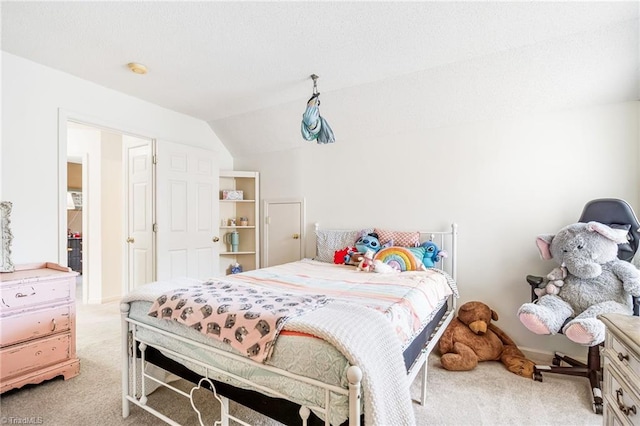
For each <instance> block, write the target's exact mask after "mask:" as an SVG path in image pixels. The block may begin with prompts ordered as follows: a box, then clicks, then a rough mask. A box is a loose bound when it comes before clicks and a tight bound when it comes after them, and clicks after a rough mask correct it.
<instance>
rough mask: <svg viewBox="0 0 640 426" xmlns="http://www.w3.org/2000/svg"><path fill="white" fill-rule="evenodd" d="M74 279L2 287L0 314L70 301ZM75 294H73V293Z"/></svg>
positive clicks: (64, 278) (73, 289)
mask: <svg viewBox="0 0 640 426" xmlns="http://www.w3.org/2000/svg"><path fill="white" fill-rule="evenodd" d="M74 284H75V279H73V278H71V279H69V278H68V277H66V276H65V277H60V278H57V279H51V280H46V281H39V282H38V281H31V282H25V283H22V284H16V285H12V286H7V287H3V288H2V291H1V292H0V294H1V296H2V300H1V302H0V312H2V313H3V314H5V313H6V312H8V311H12V310H14V309H22V308H28V307H30V306H34V305H38V304H42V303H50V302H53V301H56V300H69V299H71V295H72V293H71V291H74V292H75V285H74ZM74 294H75V293H74Z"/></svg>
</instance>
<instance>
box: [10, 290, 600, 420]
mask: <svg viewBox="0 0 640 426" xmlns="http://www.w3.org/2000/svg"><path fill="white" fill-rule="evenodd" d="M77 331H78V338H77V351H78V356H79V357H80V360H81V372H80V375H79V376H77V377H75V378H73V379H71V380H68V381H64V380H62V379H54V380H51V381H48V382H45V383H42V384H39V385H35V386H27V387H25V388H23V389H19V390H14V391H10V392H7V393H5V394H3V395H2V396H1V397H0V411H1V414H0V417H1V418H0V421H2V423H9V424H11V423H14V424H17V423H20V420H24V419H27V420H29V419H35V422H34V421H32V422H31V424H38V422H40V419H41V423H40V424H44V425H61V426H62V425H121V424H122V425H158V424H162V422H161V421H160V420H158V419H157V418H155V417H153V416H151V415H150V414H149V413H147V412H145V411H143V410H142V409H140V408H138V407H133V406H132V408H131V415H130V416H129V417H128V418H127V419H122V416H121V412H122V411H121V403H120V401H121V399H120V398H121V396H120V314H119V307H118V303H111V304H106V305H100V306H83V305H78V314H77ZM428 377H429V379H428V386H429V392H428V401H427V405H426V406H424V407H423V406H420V405H417V404H414V408H415V414H416V420H417V423H418V424H419V425H434V424H435V425H563V426H567V425H600V424H602V416H599V415H596V414H594V413H593V412H592V410H591V402H590V397H589V384H588V381H587V380H586V379H583V378H572V377H565V376H562V377H561V376H554V375H547V376H545V379H544V382H542V383H541V382H535V381H533V380H527V379H523V378H521V377H518V376H515V375H513V374H511V373H509V372H508V371H507V370H506V369H505V368H504V367H503V366H502V364H500V363H498V362H485V363H481V364H480V365H479V366H478V367H477V368H476V369H475V370H473V371H470V372H449V371H446V370H443V369H442V368H441V367H440V366H439V357H438V356H437V355H432V356H431V357H430V359H429V376H428ZM181 386H186V382H184V383H182V384H181ZM412 394H413V396H414V397H416V398H417V397H418V396H419V395H420V388H419V381H416V383H414V385H413V387H412ZM150 403H153V404H154V405H155V406H158V407H169V409H168V411H167V414H168V415H169V416H170V417H172V418H174V420H176V421H179V422H181V423H183V424H186V425H197V424H198V420H197V415H196V414H195V413H193V412H192V411H191V406H190V404H189V402H188V401H187V400H186V399H184V398H182V397H180V396H176V395H175V394H173V393H172V392H170V391H168V390H166V389H161V390H159V391H156V392H154V393H153V394H152V395H151V396H150ZM210 411H211V412H207V413H204V414H205V418H210V417H209V416H210V415H213V414H215V411H216V409H213V410H210ZM231 412H232V414H235V415H238V416H239V417H242V416H245V417H247V419H248V421H249V423H251V424H256V425H277V424H278V423H277V422H274V421H272V420H270V419H268V418H265V417H264V416H261V415H258V414H256V413H253V412H250V410H247V409H245V408H243V407H240V406H238V405H236V404H233V403H232V404H231ZM12 419H17V420H12ZM22 423H24V422H22Z"/></svg>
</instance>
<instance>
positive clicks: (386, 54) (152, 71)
mask: <svg viewBox="0 0 640 426" xmlns="http://www.w3.org/2000/svg"><path fill="white" fill-rule="evenodd" d="M1 7H2V9H1V13H2V39H1V40H2V50H4V51H6V52H9V53H12V54H15V55H18V56H22V57H25V58H27V59H31V60H33V61H35V62H38V63H41V64H43V65H46V66H49V67H52V68H55V69H59V70H61V71H64V72H67V73H70V74H73V75H75V76H78V77H80V78H83V79H86V80H90V81H93V82H96V83H98V84H100V85H102V86H105V87H108V88H111V89H114V90H117V91H120V92H124V93H127V94H129V95H132V96H134V97H137V98H140V99H144V100H147V101H149V102H152V103H155V104H157V105H160V106H163V107H166V108H168V109H171V110H174V111H178V112H181V113H184V114H188V115H191V116H193V117H197V118H200V119H202V120H205V121H207V122H208V123H209V124H210V125H211V126H212V127H213V129H214V130H216V126H217V123H222V124H225V125H227V124H228V123H232V122H238V124H237V125H238V126H242V124H241V122H240V121H238V120H236V121H234V120H233V118H234V117H239V116H242V115H246V114H248V113H251V112H255V111H260V110H264V109H268V108H273V107H277V106H279V105H283V104H288V103H291V102H298V103H299V104H300V114H301V113H302V111H303V108H304V104H305V102H306V100H307V99H308V97H309V95H310V93H311V89H312V81H311V80H310V78H309V76H310V74H312V73H315V74H318V75H319V76H320V79H319V80H318V85H319V89H320V91H321V92H323V93H331V92H334V91H340V90H343V89H346V88H350V87H354V86H358V85H363V84H367V83H372V82H384V81H385V80H388V79H391V78H397V77H399V76H403V75H409V74H411V73H416V72H419V71H423V70H428V69H432V68H435V67H439V66H443V65H446V64H453V63H457V62H463V61H468V60H471V59H473V58H478V57H482V56H486V55H495V54H500V53H501V52H509V51H513V50H514V49H520V48H524V47H527V46H533V45H536V44H537V43H542V42H549V41H550V40H554V39H561V38H563V37H566V36H569V35H572V34H579V33H581V32H585V31H595V30H597V29H598V28H602V27H606V26H611V25H612V24H616V23H625V22H629V21H634V20H635V21H637V20H638V15H639V6H638V3H637V2H635V1H630V2H601V3H597V2H561V3H560V2H559V3H554V2H442V1H438V2H360V1H353V2H280V1H273V2H246V1H236V2H217V1H215V2H214V1H209V2H185V1H174V2H154V1H145V2H140V1H136V2H123V1H113V2H7V1H3V2H2V4H1ZM636 28H637V25H636ZM129 62H140V63H142V64H144V65H146V66H147V67H148V70H149V72H148V74H146V75H137V74H134V73H132V72H131V71H130V70H129V69H128V68H127V66H126V64H127V63H129ZM636 83H637V82H636ZM220 127H224V126H220ZM225 132H226V134H229V135H231V134H232V133H233V132H230V131H228V129H226V130H225V131H224V132H223V133H225ZM223 143H225V144H230V146H229V145H228V146H229V148H230V150H231V151H232V152H233V151H234V149H233V144H234V141H233V137H231V136H230V137H228V138H226V139H225V138H223Z"/></svg>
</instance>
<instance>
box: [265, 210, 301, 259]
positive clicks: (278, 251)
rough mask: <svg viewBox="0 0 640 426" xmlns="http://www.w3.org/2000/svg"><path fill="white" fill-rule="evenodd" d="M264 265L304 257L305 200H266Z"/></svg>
mask: <svg viewBox="0 0 640 426" xmlns="http://www.w3.org/2000/svg"><path fill="white" fill-rule="evenodd" d="M264 215H265V228H264V236H265V238H264V239H265V247H264V266H265V267H267V266H275V265H282V264H283V263H288V262H293V261H296V260H300V259H302V258H303V257H304V233H303V229H304V200H285V201H269V200H267V201H265V203H264Z"/></svg>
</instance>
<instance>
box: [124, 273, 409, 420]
mask: <svg viewBox="0 0 640 426" xmlns="http://www.w3.org/2000/svg"><path fill="white" fill-rule="evenodd" d="M200 283H202V281H200V280H195V279H187V278H182V279H175V280H171V281H160V282H155V283H152V284H147V285H144V286H141V287H139V288H137V289H135V290H133V291H132V292H130V293H129V294H127V295H125V296H124V298H123V299H122V302H123V303H128V302H132V301H135V300H145V301H148V302H154V301H155V299H156V298H157V297H159V296H160V295H161V294H163V293H165V292H167V291H170V290H173V289H175V288H177V287H182V286H189V285H193V284H200ZM362 324H368V325H369V326H368V327H363V326H362ZM284 329H286V330H291V331H299V332H303V333H308V334H312V335H314V336H317V337H320V338H322V339H324V340H326V341H327V342H329V343H331V344H332V345H334V346H335V347H336V348H337V349H338V350H339V351H340V352H341V353H342V354H343V355H344V356H345V358H346V359H347V360H348V361H349V363H350V364H351V365H356V366H358V367H359V368H360V369H361V370H362V373H363V380H362V394H363V398H364V415H365V424H368V425H383V426H386V425H393V426H400V425H413V424H415V420H414V413H413V406H412V402H411V395H410V393H409V387H410V383H409V380H408V377H407V372H406V369H405V365H404V360H403V358H402V349H401V347H400V341H399V340H398V336H397V335H396V333H395V331H394V330H393V326H392V325H391V323H390V322H389V320H388V319H386V318H385V317H384V315H383V314H381V313H380V312H377V311H375V310H373V309H369V308H366V307H364V306H360V305H357V304H351V303H345V302H329V303H328V304H327V305H325V306H323V307H321V308H318V309H316V310H314V311H312V312H308V313H305V314H303V315H301V316H299V317H296V318H292V319H290V320H289V321H287V323H286V324H285V326H284Z"/></svg>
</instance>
